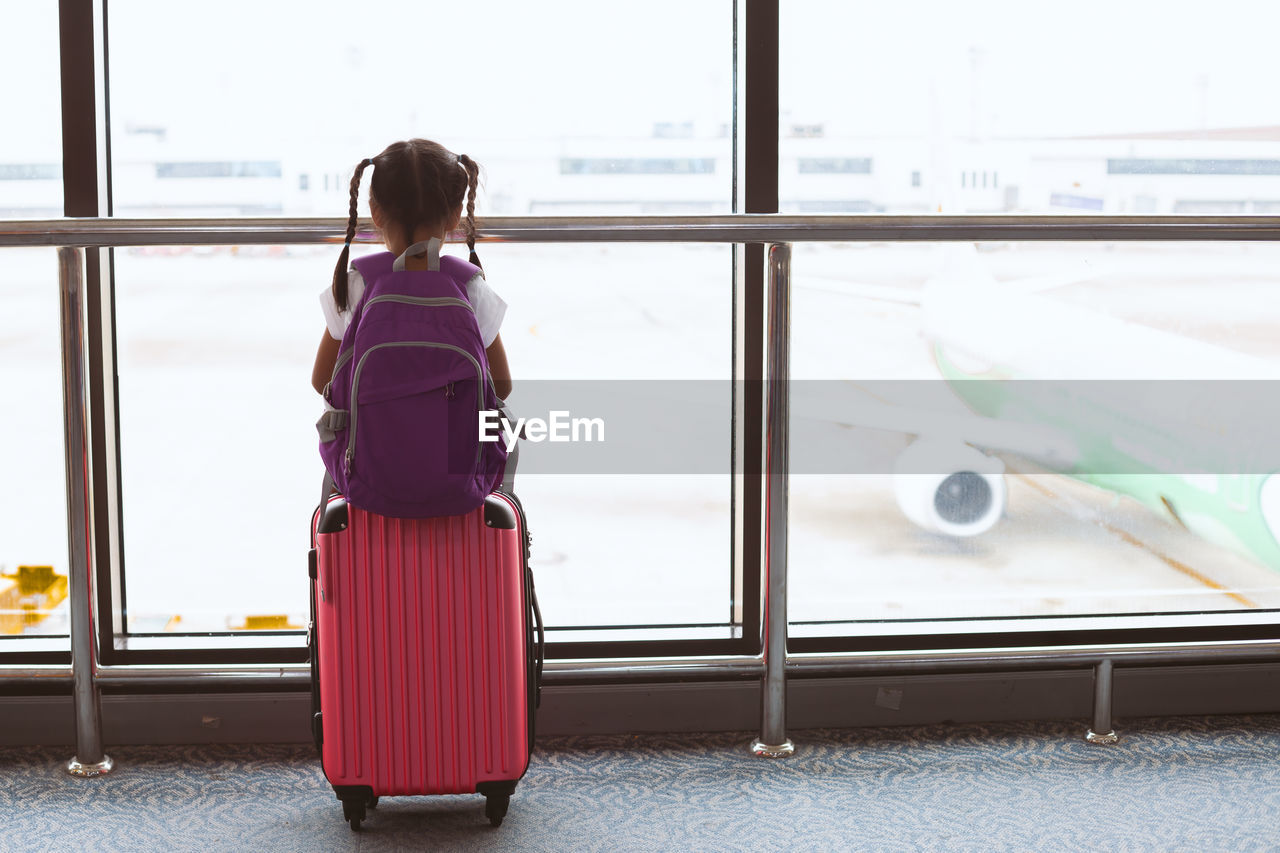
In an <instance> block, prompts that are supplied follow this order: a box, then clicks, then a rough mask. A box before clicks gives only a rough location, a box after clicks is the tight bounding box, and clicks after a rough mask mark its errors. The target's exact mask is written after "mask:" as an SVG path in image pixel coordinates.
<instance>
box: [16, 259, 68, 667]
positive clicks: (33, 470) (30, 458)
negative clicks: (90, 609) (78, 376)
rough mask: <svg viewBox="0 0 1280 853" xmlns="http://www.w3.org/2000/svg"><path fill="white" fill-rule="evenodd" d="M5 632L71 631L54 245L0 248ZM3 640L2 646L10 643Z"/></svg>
mask: <svg viewBox="0 0 1280 853" xmlns="http://www.w3.org/2000/svg"><path fill="white" fill-rule="evenodd" d="M0 262H3V264H4V269H5V275H4V285H3V286H2V287H0V297H2V298H3V299H4V310H2V311H0V385H2V387H4V388H5V399H6V401H7V402H6V403H5V407H4V417H0V447H6V448H8V449H9V450H8V452H7V454H6V455H7V457H8V458H7V461H6V462H5V466H4V467H5V481H6V482H7V483H8V486H7V487H6V488H3V489H0V638H3V637H6V636H12V635H16V634H28V635H30V634H49V633H53V634H65V633H66V632H67V601H66V597H67V576H68V562H67V509H66V506H67V504H66V501H67V495H66V479H67V478H66V466H65V463H64V461H63V460H64V458H65V454H64V449H63V418H62V357H61V354H60V346H59V342H60V336H59V327H58V316H59V308H58V260H57V257H56V255H55V253H54V251H53V250H51V249H8V250H5V251H4V252H3V254H0ZM3 648H4V647H3V645H0V650H3Z"/></svg>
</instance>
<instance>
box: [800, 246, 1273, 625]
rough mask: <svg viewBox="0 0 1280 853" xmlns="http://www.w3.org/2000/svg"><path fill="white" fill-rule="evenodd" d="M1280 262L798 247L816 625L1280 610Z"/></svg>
mask: <svg viewBox="0 0 1280 853" xmlns="http://www.w3.org/2000/svg"><path fill="white" fill-rule="evenodd" d="M1278 271H1280V246H1277V245H1275V244H1269V243H1234V244H1230V243H1229V244H1190V243H1165V244H1159V245H1154V244H1149V243H1114V244H1112V243H1108V244H1097V243H1085V244H1062V243H998V244H997V243H982V244H977V245H974V244H971V243H970V244H932V245H930V244H924V245H921V244H898V245H830V246H801V247H797V249H796V250H795V257H794V269H793V273H794V274H793V283H794V293H793V306H794V308H793V310H794V318H795V319H794V323H795V329H794V339H795V346H794V354H793V374H794V376H795V377H796V382H795V383H794V389H795V400H794V402H793V409H792V415H793V420H792V427H793V430H794V432H793V436H792V441H793V448H794V449H793V452H792V480H791V494H792V502H791V533H790V539H789V543H790V548H791V566H792V589H791V593H792V594H791V605H790V611H789V612H790V615H791V617H792V619H794V620H795V622H796V623H797V624H796V632H797V634H798V635H799V636H815V635H827V634H830V633H831V632H836V633H846V632H852V633H867V632H870V633H876V634H881V633H885V632H889V633H912V632H916V631H920V630H921V627H920V622H921V621H922V620H923V621H934V622H946V623H948V624H947V627H946V630H947V631H952V630H957V629H958V628H957V624H956V623H955V621H954V620H957V619H963V618H983V617H1002V618H1006V619H1007V618H1011V617H1068V616H1070V617H1076V616H1085V617H1088V616H1096V615H1100V614H1109V615H1138V614H1147V615H1151V614H1195V615H1194V616H1193V617H1192V618H1191V619H1190V621H1194V622H1198V623H1202V624H1203V623H1206V622H1215V621H1221V622H1225V623H1232V624H1240V623H1241V622H1243V623H1245V624H1265V623H1267V622H1270V621H1272V620H1274V618H1275V612H1276V609H1277V608H1280V512H1278V511H1277V507H1278V506H1280V503H1278V498H1277V495H1276V494H1275V490H1276V489H1277V487H1278V486H1277V483H1276V482H1275V481H1274V480H1273V479H1272V475H1274V474H1275V473H1276V472H1277V470H1280V452H1278V450H1280V441H1277V440H1276V439H1275V437H1274V435H1273V433H1274V430H1272V429H1271V428H1270V424H1272V423H1274V421H1275V418H1276V416H1277V414H1280V412H1278V411H1277V406H1276V403H1275V393H1274V386H1275V380H1276V379H1277V378H1280V345H1277V341H1276V336H1275V334H1274V329H1275V328H1276V326H1277V324H1280V312H1278V311H1277V310H1276V309H1275V308H1274V305H1275V300H1274V299H1273V298H1272V296H1271V294H1272V293H1274V291H1275V289H1276V287H1277V286H1280V272H1278ZM1188 621H1189V620H1188V618H1186V617H1185V616H1178V617H1176V618H1172V617H1170V618H1160V619H1153V618H1145V619H1143V620H1141V622H1140V623H1133V622H1130V623H1128V624H1144V625H1157V624H1170V623H1176V624H1186V623H1187V622H1188ZM853 623H861V624H853ZM1030 624H1031V623H1029V622H1028V623H1024V627H1025V626H1029V625H1030ZM1081 624H1083V623H1080V622H1079V621H1076V622H1070V621H1069V620H1056V621H1055V620H1050V621H1048V622H1045V623H1042V624H1041V626H1040V627H1041V628H1042V629H1043V628H1045V627H1046V626H1055V625H1071V626H1074V627H1079V626H1080V625H1081ZM1092 624H1097V623H1092ZM989 627H990V626H988V628H989ZM928 630H930V631H935V632H936V631H941V627H940V626H939V625H936V624H935V625H934V626H933V627H932V628H930V629H928Z"/></svg>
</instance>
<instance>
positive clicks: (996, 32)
mask: <svg viewBox="0 0 1280 853" xmlns="http://www.w3.org/2000/svg"><path fill="white" fill-rule="evenodd" d="M781 15H782V18H781V26H780V41H781V60H780V74H779V85H780V89H781V116H782V123H781V128H780V131H781V140H780V143H781V145H780V147H781V151H780V174H779V186H780V192H781V206H782V209H783V210H784V211H787V210H790V211H795V212H804V211H816V210H820V209H824V208H825V209H827V210H832V211H835V210H841V209H843V210H845V211H850V212H856V211H880V212H886V213H936V212H943V213H1116V214H1121V213H1136V214H1166V213H1200V214H1213V213H1241V214H1250V213H1253V214H1269V213H1274V212H1275V211H1276V210H1277V207H1276V202H1277V200H1280V175H1278V174H1277V172H1276V170H1275V163H1276V160H1277V158H1280V117H1278V116H1277V113H1276V110H1275V107H1274V104H1273V100H1274V99H1272V98H1270V97H1269V96H1268V95H1267V94H1266V93H1265V89H1266V84H1265V83H1264V81H1267V80H1270V79H1271V78H1272V76H1273V73H1272V66H1273V64H1274V63H1273V62H1272V56H1271V54H1272V48H1271V44H1270V33H1272V32H1274V31H1275V30H1276V28H1277V27H1278V26H1280V9H1277V7H1275V6H1273V5H1271V4H1267V3H1263V2H1258V0H1231V2H1225V3H1219V4H1216V5H1215V6H1214V7H1213V10H1212V13H1205V14H1194V15H1189V14H1182V13H1181V12H1176V13H1175V12H1173V11H1172V8H1171V7H1160V6H1155V5H1153V4H1151V3H1108V2H1102V0H1085V2H1080V3H1073V4H1072V5H1071V10H1070V14H1056V13H1054V12H1050V11H1048V10H1046V9H1045V8H1044V7H1042V6H1040V5H1037V4H1030V3H1021V2H1016V0H977V2H969V3H952V4H946V3H936V2H930V0H911V2H903V3H879V4H867V3H830V2H822V0H799V2H787V3H784V4H781ZM815 161H819V162H842V161H845V162H847V161H853V162H869V163H870V168H869V169H867V170H865V171H859V170H852V169H850V170H842V171H843V173H840V172H836V173H832V172H830V171H820V170H815V169H813V168H812V166H811V164H812V163H813V162H815Z"/></svg>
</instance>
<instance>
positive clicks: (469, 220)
mask: <svg viewBox="0 0 1280 853" xmlns="http://www.w3.org/2000/svg"><path fill="white" fill-rule="evenodd" d="M458 162H459V163H461V164H462V168H463V169H465V170H466V172H467V216H466V218H465V219H464V220H463V221H464V222H465V223H466V224H465V227H466V235H467V249H468V250H470V252H471V257H470V258H468V260H470V261H471V263H473V264H475V265H476V266H480V257H479V256H478V255H477V254H476V184H478V183H479V182H480V167H479V166H478V165H477V164H476V161H475V160H472V159H471V158H470V157H468V156H467V155H466V154H459V155H458Z"/></svg>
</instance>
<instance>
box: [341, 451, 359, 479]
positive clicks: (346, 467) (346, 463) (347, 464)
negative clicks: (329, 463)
mask: <svg viewBox="0 0 1280 853" xmlns="http://www.w3.org/2000/svg"><path fill="white" fill-rule="evenodd" d="M355 455H356V450H355V448H354V447H351V448H348V449H347V455H346V457H345V458H344V459H343V464H342V473H344V474H346V475H347V479H348V480H350V479H351V460H352V458H353V457H354V456H355Z"/></svg>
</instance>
